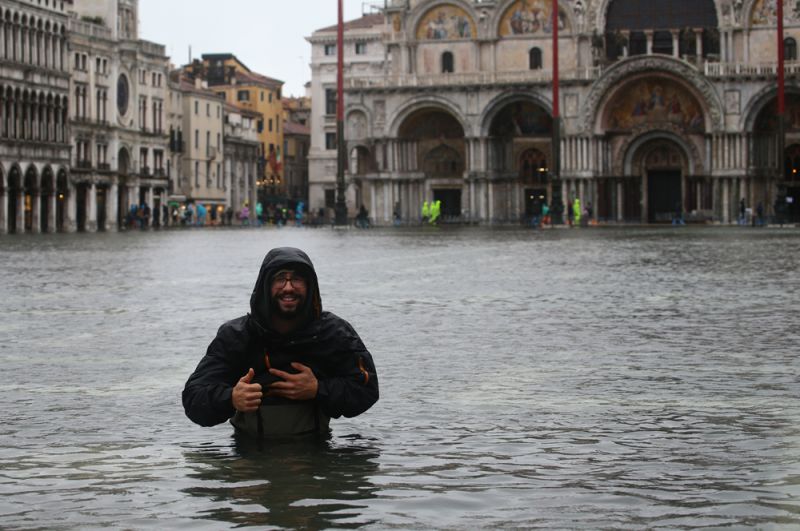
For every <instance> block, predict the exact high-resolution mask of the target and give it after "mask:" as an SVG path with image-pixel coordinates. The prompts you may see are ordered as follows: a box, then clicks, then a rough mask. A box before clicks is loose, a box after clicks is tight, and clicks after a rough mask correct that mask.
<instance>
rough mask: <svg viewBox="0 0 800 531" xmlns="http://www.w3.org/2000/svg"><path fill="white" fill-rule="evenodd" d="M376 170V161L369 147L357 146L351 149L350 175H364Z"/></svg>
mask: <svg viewBox="0 0 800 531" xmlns="http://www.w3.org/2000/svg"><path fill="white" fill-rule="evenodd" d="M373 171H375V162H374V159H373V157H372V153H370V151H369V149H367V148H366V147H364V146H356V147H354V148H353V149H352V150H351V151H350V175H353V176H364V175H366V174H367V173H370V172H373Z"/></svg>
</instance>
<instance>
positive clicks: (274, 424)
mask: <svg viewBox="0 0 800 531" xmlns="http://www.w3.org/2000/svg"><path fill="white" fill-rule="evenodd" d="M378 396H379V392H378V376H377V373H376V369H375V364H374V362H373V360H372V355H371V354H370V353H369V351H368V350H367V348H366V347H365V346H364V343H363V342H362V341H361V338H359V336H358V334H357V333H356V331H355V330H354V329H353V327H352V326H351V325H350V324H349V323H348V322H347V321H345V320H344V319H342V318H340V317H338V316H336V315H334V314H333V313H330V312H327V311H323V310H322V299H321V297H320V291H319V285H318V282H317V275H316V271H315V270H314V266H313V264H312V263H311V259H310V258H309V257H308V255H307V254H306V253H304V252H303V251H301V250H300V249H295V248H291V247H284V248H278V249H273V250H271V251H270V252H269V253H268V254H267V256H266V257H265V258H264V262H263V263H262V264H261V270H260V271H259V275H258V280H257V281H256V285H255V288H254V289H253V292H252V295H251V297H250V313H248V314H247V315H244V316H242V317H239V318H238V319H234V320H232V321H229V322H227V323H225V324H223V325H222V326H221V327H220V329H219V330H218V332H217V335H216V337H215V338H214V340H213V341H212V342H211V344H210V345H209V346H208V350H207V351H206V354H205V356H204V357H203V359H201V360H200V363H199V364H198V366H197V368H196V369H195V371H194V373H193V374H192V375H191V376H190V377H189V379H188V381H187V382H186V386H185V387H184V390H183V407H184V410H185V411H186V415H187V416H188V417H189V418H190V419H191V420H192V421H194V422H195V423H197V424H200V425H201V426H214V425H217V424H220V423H222V422H225V421H227V420H230V422H231V424H233V426H234V427H235V428H236V429H237V431H239V432H244V433H246V434H249V435H251V436H254V437H259V438H260V437H267V436H275V435H299V434H304V433H328V432H329V422H330V419H331V418H338V417H340V416H342V415H343V416H345V417H354V416H356V415H360V414H361V413H363V412H365V411H366V410H367V409H369V408H370V407H372V405H373V404H375V402H377V401H378Z"/></svg>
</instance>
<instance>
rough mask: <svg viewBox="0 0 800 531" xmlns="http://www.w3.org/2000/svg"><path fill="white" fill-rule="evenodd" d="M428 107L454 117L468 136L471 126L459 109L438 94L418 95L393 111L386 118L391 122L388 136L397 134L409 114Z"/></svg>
mask: <svg viewBox="0 0 800 531" xmlns="http://www.w3.org/2000/svg"><path fill="white" fill-rule="evenodd" d="M429 108H430V109H436V110H439V111H443V112H446V113H448V114H450V115H452V116H453V118H455V119H456V121H458V123H459V124H461V128H462V129H463V131H464V136H470V133H471V132H472V130H471V129H472V128H471V127H470V124H469V123H468V122H467V121H466V120H465V118H464V115H463V114H462V112H461V110H460V109H459V108H458V107H457V106H456V105H455V104H453V103H452V102H450V101H449V100H447V99H445V98H442V97H438V96H419V97H416V98H412V99H411V100H409V101H408V102H406V104H405V105H403V106H402V107H400V108H399V109H398V110H397V111H395V113H394V114H393V115H392V117H391V118H390V119H389V120H388V123H390V124H391V125H390V127H389V136H391V137H395V138H396V137H397V136H398V135H399V131H400V127H401V126H402V125H403V123H404V122H405V121H406V120H407V119H408V117H409V116H411V115H412V114H414V113H415V112H417V111H420V110H423V109H429Z"/></svg>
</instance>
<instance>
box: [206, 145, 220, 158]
mask: <svg viewBox="0 0 800 531" xmlns="http://www.w3.org/2000/svg"><path fill="white" fill-rule="evenodd" d="M206 156H207V157H208V158H209V159H210V160H214V159H216V158H217V148H215V147H208V148H206Z"/></svg>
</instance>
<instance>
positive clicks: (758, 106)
mask: <svg viewBox="0 0 800 531" xmlns="http://www.w3.org/2000/svg"><path fill="white" fill-rule="evenodd" d="M786 95H787V96H788V95H793V96H798V95H800V87H793V86H789V85H787V86H786ZM777 97H778V88H777V87H775V86H774V85H772V86H767V87H764V88H762V89H761V90H760V91H759V92H757V93H756V94H754V95H753V97H751V98H750V99H749V100H748V102H747V103H746V104H745V106H744V108H743V109H742V116H741V118H740V120H741V122H740V124H741V128H742V130H743V131H747V132H749V133H752V132H753V131H754V129H755V125H756V120H757V119H758V117H759V115H760V114H761V112H762V111H763V110H764V108H765V107H766V106H767V105H769V104H770V103H772V102H773V101H774V100H775V99H776V98H777Z"/></svg>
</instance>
